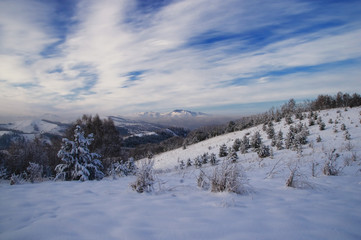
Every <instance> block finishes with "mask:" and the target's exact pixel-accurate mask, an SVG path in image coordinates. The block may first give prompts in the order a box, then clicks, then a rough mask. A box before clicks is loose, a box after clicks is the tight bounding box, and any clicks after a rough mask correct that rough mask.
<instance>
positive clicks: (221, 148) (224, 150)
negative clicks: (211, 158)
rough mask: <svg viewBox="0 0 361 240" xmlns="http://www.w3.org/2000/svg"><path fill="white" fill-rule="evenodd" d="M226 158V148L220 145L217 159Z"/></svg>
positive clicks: (224, 145)
mask: <svg viewBox="0 0 361 240" xmlns="http://www.w3.org/2000/svg"><path fill="white" fill-rule="evenodd" d="M225 156H227V146H226V144H222V145H221V146H220V148H219V157H225Z"/></svg>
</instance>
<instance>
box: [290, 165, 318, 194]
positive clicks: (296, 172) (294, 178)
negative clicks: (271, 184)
mask: <svg viewBox="0 0 361 240" xmlns="http://www.w3.org/2000/svg"><path fill="white" fill-rule="evenodd" d="M298 162H299V160H298V161H295V162H290V163H289V164H288V169H289V170H290V175H289V176H288V178H287V180H286V187H292V188H301V189H303V188H313V187H312V185H311V183H310V182H309V181H308V179H307V176H306V175H305V174H303V173H302V172H301V170H300V167H299V164H298Z"/></svg>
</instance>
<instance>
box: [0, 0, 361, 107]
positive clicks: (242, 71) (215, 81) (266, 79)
mask: <svg viewBox="0 0 361 240" xmlns="http://www.w3.org/2000/svg"><path fill="white" fill-rule="evenodd" d="M18 3H19V2H15V1H3V2H2V3H1V4H2V5H1V6H0V9H2V10H0V16H1V17H0V23H1V25H2V26H5V25H6V26H7V27H5V28H3V29H4V30H1V31H2V32H1V36H0V42H1V44H2V45H1V47H0V54H1V55H0V60H2V62H4V64H2V65H1V66H0V80H2V81H5V83H4V82H1V84H2V86H3V87H4V88H6V91H4V93H1V94H0V97H2V99H8V101H10V98H13V97H15V96H16V99H17V101H18V102H22V101H23V102H24V103H29V104H30V103H31V106H32V107H34V108H36V107H37V106H39V107H38V109H39V111H41V110H44V109H46V108H47V107H48V108H49V109H51V110H52V111H56V109H59V110H61V111H62V112H77V111H78V112H79V113H82V112H89V111H94V112H107V113H113V114H115V113H114V111H118V112H119V113H122V112H129V111H138V110H157V109H169V108H173V107H175V106H182V107H202V106H210V105H214V106H216V105H223V104H234V103H247V102H260V101H274V100H282V99H286V98H290V97H294V96H300V97H304V96H312V95H315V94H319V93H323V91H325V88H324V87H323V85H322V84H324V82H325V81H326V82H327V81H328V84H329V87H328V88H326V90H327V91H328V92H335V91H337V88H338V87H341V89H346V88H347V87H346V86H347V84H349V85H350V86H353V87H350V89H351V90H352V89H353V91H357V90H361V89H359V87H355V86H357V84H356V83H355V80H354V79H355V76H356V75H357V73H358V70H357V68H355V69H352V71H349V72H348V71H339V72H337V71H329V70H327V71H326V72H322V71H321V72H316V73H314V72H313V73H311V72H310V73H307V74H296V73H295V74H288V75H280V76H268V75H267V74H268V73H270V72H272V71H275V70H282V69H285V68H289V67H303V66H312V65H319V64H325V63H330V62H336V61H342V60H348V59H352V58H356V59H357V58H360V57H361V47H360V46H359V41H358V40H359V39H360V37H361V28H360V26H357V24H356V25H355V23H352V22H351V23H349V24H347V25H343V26H339V27H333V28H331V30H330V29H320V31H318V32H310V33H307V32H305V33H303V34H292V32H293V31H296V30H297V29H301V28H302V27H303V26H298V25H297V22H294V23H293V24H294V26H288V27H284V26H283V25H282V24H283V23H284V21H283V20H282V17H284V16H291V15H294V14H302V13H304V12H308V11H312V9H313V8H312V3H305V2H298V1H277V2H269V1H239V0H237V1H236V0H234V1H221V0H215V1H211V2H210V1H206V0H200V1H176V2H175V3H173V4H170V5H168V6H165V7H164V8H162V9H160V10H159V11H155V12H152V13H147V14H145V15H141V14H140V13H139V11H138V10H137V9H136V7H137V6H136V4H135V1H115V0H104V1H95V0H94V1H80V2H79V3H78V4H77V5H76V7H77V9H76V11H75V15H74V17H73V19H72V20H74V21H75V24H73V25H71V27H70V29H69V31H68V33H67V35H66V37H65V39H64V42H63V43H62V44H61V45H59V46H58V50H59V52H58V53H57V54H54V55H52V56H50V57H47V58H45V57H43V56H42V55H41V54H40V53H41V52H42V51H43V50H44V48H45V47H46V46H48V45H49V44H50V43H54V42H55V41H57V40H59V39H57V38H56V37H55V36H56V34H53V32H52V31H51V23H50V20H49V19H51V16H50V15H51V14H54V9H53V8H52V7H53V6H51V5H45V4H44V2H41V3H39V2H36V1H34V2H30V1H23V2H21V4H18ZM33 3H34V4H33ZM4 9H5V10H4ZM7 10H10V11H7ZM14 12H21V13H22V12H24V14H20V15H16V17H13V18H11V14H13V13H14ZM336 17H337V18H339V16H336ZM336 17H335V16H330V19H332V18H336ZM326 20H327V19H326ZM309 21H311V20H309ZM312 21H319V20H318V19H316V18H315V19H313V20H312ZM323 21H325V20H323ZM268 26H273V27H274V29H273V31H275V33H273V34H276V36H277V37H280V36H282V37H281V38H280V39H279V40H278V41H276V40H273V41H270V42H269V43H267V44H260V46H258V47H255V45H254V44H255V43H253V42H252V41H251V40H250V39H248V37H252V36H253V35H252V33H249V32H250V31H253V30H254V29H258V31H259V32H256V33H254V34H261V37H262V31H263V30H266V29H267V27H268ZM275 26H277V27H275ZM221 32H222V33H224V34H228V35H229V36H232V35H235V36H236V37H235V39H232V38H230V39H224V40H223V41H219V42H214V43H213V44H212V45H209V46H192V45H191V44H189V43H190V42H191V41H190V40H194V39H197V37H198V38H200V40H199V41H202V40H204V39H202V37H204V35H202V34H208V35H209V37H211V36H213V35H214V36H215V37H217V36H218V35H217V34H220V33H221ZM237 34H238V35H237ZM242 34H245V36H242ZM282 34H285V35H284V36H283V35H282ZM254 41H257V40H254ZM249 45H251V46H249ZM134 71H142V74H141V76H139V79H137V80H136V81H133V82H130V79H129V73H130V72H134ZM330 72H332V75H331V74H330ZM238 78H248V79H250V80H248V81H246V82H245V83H244V84H242V85H237V84H233V85H231V84H229V85H228V86H227V84H223V83H227V81H234V79H238ZM290 78H293V79H290ZM252 79H253V80H252ZM294 79H297V81H296V80H294ZM310 79H312V80H310ZM325 79H328V80H325ZM339 79H347V80H346V81H347V84H343V85H342V86H341V85H339V84H338V81H339ZM24 83H27V84H29V83H31V84H33V86H32V88H25V87H20V88H19V86H18V87H15V86H14V84H24ZM336 86H337V87H336ZM35 89H36V91H35ZM15 91H17V92H16V93H15ZM19 91H20V92H21V94H17V93H19ZM25 105H26V106H27V105H28V104H24V106H25ZM17 106H19V108H20V106H21V104H18V105H17ZM0 107H1V106H0ZM145 107H146V108H147V109H144V108H145ZM22 108H23V109H25V107H22ZM19 110H20V109H15V111H19ZM9 111H10V110H9Z"/></svg>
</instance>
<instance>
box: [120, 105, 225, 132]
mask: <svg viewBox="0 0 361 240" xmlns="http://www.w3.org/2000/svg"><path fill="white" fill-rule="evenodd" d="M125 117H126V118H129V119H133V120H137V121H143V122H148V123H154V124H160V125H166V126H174V127H183V128H189V129H195V128H198V127H201V126H205V125H212V124H219V123H224V122H225V121H226V120H225V118H221V117H216V116H213V115H210V114H206V113H202V112H192V111H189V110H183V109H176V110H174V111H171V112H165V113H160V112H139V113H135V114H131V115H126V116H125Z"/></svg>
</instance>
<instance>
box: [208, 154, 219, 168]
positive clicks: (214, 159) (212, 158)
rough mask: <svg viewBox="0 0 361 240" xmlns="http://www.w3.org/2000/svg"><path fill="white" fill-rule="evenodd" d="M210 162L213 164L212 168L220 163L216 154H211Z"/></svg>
mask: <svg viewBox="0 0 361 240" xmlns="http://www.w3.org/2000/svg"><path fill="white" fill-rule="evenodd" d="M209 162H210V163H211V165H212V166H214V165H216V164H217V163H218V160H217V157H216V154H214V153H211V156H210V160H209Z"/></svg>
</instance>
